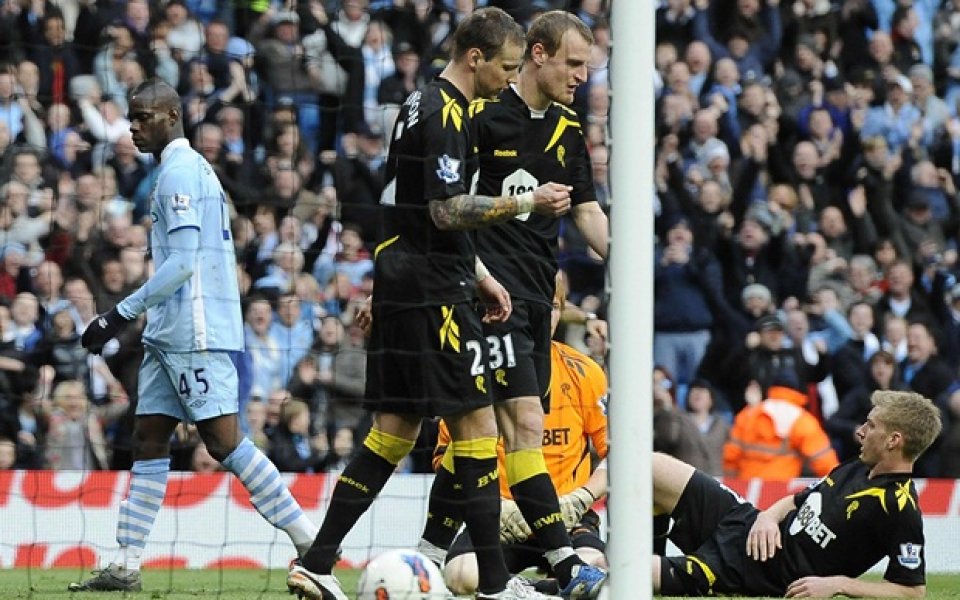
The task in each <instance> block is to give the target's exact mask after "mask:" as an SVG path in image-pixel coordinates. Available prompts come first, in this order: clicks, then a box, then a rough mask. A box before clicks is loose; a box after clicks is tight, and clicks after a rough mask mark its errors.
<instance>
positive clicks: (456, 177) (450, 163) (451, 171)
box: [437, 154, 460, 183]
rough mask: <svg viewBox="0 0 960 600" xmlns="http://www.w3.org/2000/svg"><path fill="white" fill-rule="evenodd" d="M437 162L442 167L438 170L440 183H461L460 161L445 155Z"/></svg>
mask: <svg viewBox="0 0 960 600" xmlns="http://www.w3.org/2000/svg"><path fill="white" fill-rule="evenodd" d="M437 162H438V163H439V165H440V168H439V169H437V177H439V178H440V181H442V182H444V183H456V182H458V181H460V161H459V160H457V159H455V158H450V156H449V155H447V154H444V155H443V156H441V157H440V158H438V159H437Z"/></svg>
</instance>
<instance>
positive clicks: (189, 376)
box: [137, 346, 239, 423]
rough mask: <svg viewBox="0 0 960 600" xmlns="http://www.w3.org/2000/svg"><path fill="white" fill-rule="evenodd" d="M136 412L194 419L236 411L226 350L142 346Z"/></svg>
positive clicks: (233, 368)
mask: <svg viewBox="0 0 960 600" xmlns="http://www.w3.org/2000/svg"><path fill="white" fill-rule="evenodd" d="M137 390H138V393H139V396H140V398H139V400H138V402H137V414H138V415H156V414H161V415H168V416H171V417H173V418H175V419H180V420H181V421H189V422H192V423H195V422H197V421H204V420H206V419H212V418H214V417H219V416H221V415H229V414H234V413H236V412H237V404H238V397H239V394H238V384H237V368H236V366H234V364H233V361H232V360H230V353H229V352H208V351H203V352H164V351H163V350H159V349H157V348H154V347H151V346H144V355H143V363H142V364H141V365H140V381H139V383H138V384H137Z"/></svg>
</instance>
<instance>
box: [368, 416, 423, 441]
mask: <svg viewBox="0 0 960 600" xmlns="http://www.w3.org/2000/svg"><path fill="white" fill-rule="evenodd" d="M420 421H421V418H420V417H418V416H412V415H398V414H394V413H377V414H375V415H374V417H373V428H374V429H376V430H377V431H381V432H383V433H386V434H389V435H392V436H394V437H398V438H401V439H404V440H415V439H417V436H418V435H420Z"/></svg>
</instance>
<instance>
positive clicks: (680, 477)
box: [653, 452, 696, 512]
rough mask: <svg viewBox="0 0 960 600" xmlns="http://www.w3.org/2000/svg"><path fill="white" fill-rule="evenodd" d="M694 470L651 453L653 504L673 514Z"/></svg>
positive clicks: (686, 465)
mask: <svg viewBox="0 0 960 600" xmlns="http://www.w3.org/2000/svg"><path fill="white" fill-rule="evenodd" d="M695 471H696V469H694V468H693V467H691V466H690V465H688V464H687V463H685V462H683V461H681V460H678V459H676V458H674V457H672V456H670V455H667V454H663V453H661V452H654V453H653V503H654V504H655V505H656V506H657V507H659V508H661V509H663V510H664V511H666V512H673V509H675V508H676V507H677V502H678V501H679V500H680V495H681V494H683V490H684V489H685V488H686V487H687V483H689V481H690V478H691V477H693V474H694V472H695Z"/></svg>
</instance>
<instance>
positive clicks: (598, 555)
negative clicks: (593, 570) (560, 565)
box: [577, 547, 607, 569]
mask: <svg viewBox="0 0 960 600" xmlns="http://www.w3.org/2000/svg"><path fill="white" fill-rule="evenodd" d="M577 556H579V557H580V560H582V561H583V562H585V563H587V564H588V565H593V566H594V567H600V568H601V569H606V568H607V557H606V555H605V554H604V553H603V552H600V551H599V550H597V549H596V548H590V547H582V548H577Z"/></svg>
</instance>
